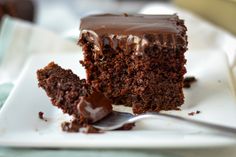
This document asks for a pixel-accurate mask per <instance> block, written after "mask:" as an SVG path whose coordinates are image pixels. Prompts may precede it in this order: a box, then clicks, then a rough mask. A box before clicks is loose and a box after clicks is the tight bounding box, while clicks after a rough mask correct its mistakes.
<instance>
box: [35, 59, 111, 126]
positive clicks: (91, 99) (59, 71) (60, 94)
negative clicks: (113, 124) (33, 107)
mask: <svg viewBox="0 0 236 157" xmlns="http://www.w3.org/2000/svg"><path fill="white" fill-rule="evenodd" d="M37 77H38V81H39V83H38V85H39V87H42V88H43V89H44V90H45V91H46V93H47V95H48V96H49V97H50V98H51V102H52V104H53V105H54V106H57V107H58V108H60V109H62V111H63V112H64V113H67V114H69V115H72V116H73V117H74V118H75V119H76V120H75V121H77V122H79V123H78V124H84V123H93V122H96V121H98V120H100V119H102V118H104V117H105V116H107V115H108V114H109V113H111V112H112V105H111V102H110V100H108V99H107V98H106V97H104V96H103V94H102V93H98V92H96V91H94V90H93V89H92V88H91V86H89V85H88V84H87V83H86V81H85V80H84V79H80V78H79V77H78V76H77V75H75V74H74V73H73V72H72V71H71V70H65V69H63V68H61V67H60V66H58V65H57V64H55V63H54V62H51V63H49V64H48V65H47V66H46V67H44V68H43V69H40V70H38V71H37ZM96 99H97V100H96ZM77 128H79V127H77Z"/></svg>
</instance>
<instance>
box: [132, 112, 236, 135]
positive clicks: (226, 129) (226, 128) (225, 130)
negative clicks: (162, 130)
mask: <svg viewBox="0 0 236 157" xmlns="http://www.w3.org/2000/svg"><path fill="white" fill-rule="evenodd" d="M160 117H164V118H168V119H172V120H173V119H174V120H178V121H181V122H185V123H188V124H194V125H197V126H200V127H204V128H208V129H211V130H214V131H219V132H221V133H223V134H225V135H228V136H233V137H235V138H236V128H233V127H229V126H223V125H219V124H213V123H208V122H203V121H199V120H194V119H189V118H184V117H180V116H176V115H170V114H165V113H155V112H148V113H145V114H142V115H139V116H137V117H134V118H132V122H135V121H138V120H141V119H146V118H147V119H148V118H149V119H150V118H160Z"/></svg>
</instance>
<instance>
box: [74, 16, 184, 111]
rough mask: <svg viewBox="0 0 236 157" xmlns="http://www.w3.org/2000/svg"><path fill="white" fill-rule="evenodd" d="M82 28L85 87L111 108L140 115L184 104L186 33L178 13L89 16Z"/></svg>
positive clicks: (80, 42)
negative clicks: (116, 106)
mask: <svg viewBox="0 0 236 157" xmlns="http://www.w3.org/2000/svg"><path fill="white" fill-rule="evenodd" d="M80 29H81V34H80V38H79V41H78V43H79V45H81V46H82V48H83V51H84V60H83V61H81V63H82V65H83V66H84V67H85V69H86V73H87V83H88V84H89V85H91V86H92V88H94V89H95V90H96V91H98V92H101V93H103V94H104V95H105V96H106V97H107V98H109V99H110V100H112V102H113V103H114V104H124V105H127V106H132V107H133V112H134V113H136V114H140V113H143V112H147V111H157V112H159V111H160V110H173V109H178V107H179V106H180V105H181V104H183V103H184V95H183V75H184V74H185V73H186V69H185V66H184V65H185V63H186V60H185V56H184V53H185V52H186V50H187V43H188V42H187V36H186V31H187V29H186V27H185V25H184V21H183V20H181V19H179V18H178V16H177V15H176V14H174V15H127V14H124V15H112V14H104V15H92V16H87V17H85V18H82V19H81V25H80Z"/></svg>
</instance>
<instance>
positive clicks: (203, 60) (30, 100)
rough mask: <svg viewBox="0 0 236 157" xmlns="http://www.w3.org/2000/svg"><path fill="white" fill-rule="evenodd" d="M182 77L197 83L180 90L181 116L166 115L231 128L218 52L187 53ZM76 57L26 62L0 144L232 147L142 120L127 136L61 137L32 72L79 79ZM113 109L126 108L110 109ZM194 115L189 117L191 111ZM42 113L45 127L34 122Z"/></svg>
mask: <svg viewBox="0 0 236 157" xmlns="http://www.w3.org/2000/svg"><path fill="white" fill-rule="evenodd" d="M186 55H187V59H188V62H187V70H188V75H193V76H195V77H196V78H197V79H198V81H197V82H196V83H195V84H193V86H192V87H191V88H190V89H185V90H184V92H185V97H186V98H185V104H184V105H183V106H182V107H181V111H169V112H168V113H170V114H176V115H180V116H183V117H188V118H194V119H199V120H202V121H207V122H212V123H217V124H222V125H227V126H232V127H235V128H236V123H235V120H236V104H235V100H234V99H235V98H234V94H233V89H232V82H231V77H230V73H229V69H228V65H227V61H226V57H225V56H224V54H223V53H221V52H217V50H204V51H188V52H187V53H186ZM81 58H82V53H80V52H77V53H72V54H71V53H68V54H66V55H56V56H49V55H37V56H33V57H32V58H31V59H30V60H29V62H28V63H27V65H26V67H25V69H24V70H23V72H22V75H21V77H20V78H19V80H18V82H17V85H16V86H15V88H14V90H13V92H12V93H11V95H10V96H9V98H8V100H7V101H6V103H5V105H4V106H3V107H2V109H1V110H0V145H1V146H13V147H71V148H72V147H76V148H189V147H191V148H195V147H215V146H227V145H232V144H235V143H236V142H235V141H234V140H233V139H230V138H227V137H222V136H219V135H218V134H216V133H213V132H210V131H209V130H206V129H202V128H198V127H194V126H188V125H185V124H183V123H179V122H176V121H163V120H161V119H159V120H146V121H143V122H139V123H137V124H136V127H135V128H134V129H133V130H132V131H110V132H106V133H103V134H83V133H65V132H63V131H61V128H60V124H61V122H63V121H65V120H66V119H69V116H66V115H63V114H62V112H61V111H60V110H58V109H57V108H55V107H53V106H52V105H51V103H50V101H49V98H48V97H47V96H46V94H45V92H44V91H43V90H42V89H39V88H38V86H37V79H36V70H37V69H39V68H42V67H44V66H45V65H47V64H48V62H50V61H55V62H56V63H58V64H60V65H61V66H62V67H64V68H70V69H72V70H73V71H74V72H75V73H77V74H78V75H79V76H81V77H84V76H85V72H84V69H83V67H82V66H81V65H80V64H79V60H80V59H81ZM116 109H118V110H120V109H125V110H126V109H127V110H130V108H124V107H121V106H120V107H116ZM197 110H199V111H201V113H200V114H197V115H194V116H189V115H188V113H189V112H192V111H197ZM39 111H42V112H44V113H45V117H47V118H48V122H45V121H42V120H40V119H39V118H38V112H39Z"/></svg>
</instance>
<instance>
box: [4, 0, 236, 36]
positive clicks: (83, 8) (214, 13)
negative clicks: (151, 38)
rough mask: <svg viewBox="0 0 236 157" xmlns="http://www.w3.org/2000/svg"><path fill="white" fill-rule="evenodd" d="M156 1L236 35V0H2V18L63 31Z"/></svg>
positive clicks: (131, 10)
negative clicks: (84, 20) (88, 19)
mask: <svg viewBox="0 0 236 157" xmlns="http://www.w3.org/2000/svg"><path fill="white" fill-rule="evenodd" d="M31 2H32V3H33V4H30V3H31ZM154 2H160V3H168V4H170V5H176V6H179V7H181V8H185V9H187V10H190V11H192V12H194V13H196V14H198V15H199V16H201V17H203V18H205V19H207V20H209V21H210V22H212V23H214V24H217V25H219V26H221V27H222V28H224V29H226V30H228V31H229V32H232V33H234V34H236V27H235V25H236V20H235V15H236V0H207V1H206V0H197V1H190V0H70V1H68V0H32V1H30V0H0V17H1V16H3V14H11V15H13V16H18V17H21V18H22V17H23V18H25V19H29V20H32V19H33V20H34V22H35V23H36V24H37V25H39V26H41V27H44V28H46V29H49V30H51V31H55V32H58V33H62V32H66V31H68V30H71V29H74V27H75V25H77V26H78V25H79V18H80V17H83V16H85V15H88V14H94V13H107V12H110V13H124V12H125V13H138V12H139V11H140V10H141V9H142V8H143V7H144V6H145V5H147V4H151V3H154ZM9 3H11V4H9ZM4 5H5V7H4ZM31 5H32V6H31ZM32 7H33V9H32ZM4 8H5V9H4ZM14 8H15V11H12V10H14ZM4 10H5V12H4ZM6 10H8V11H6ZM9 10H10V11H9ZM22 11H23V12H24V13H22ZM30 14H32V16H31V15H30Z"/></svg>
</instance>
